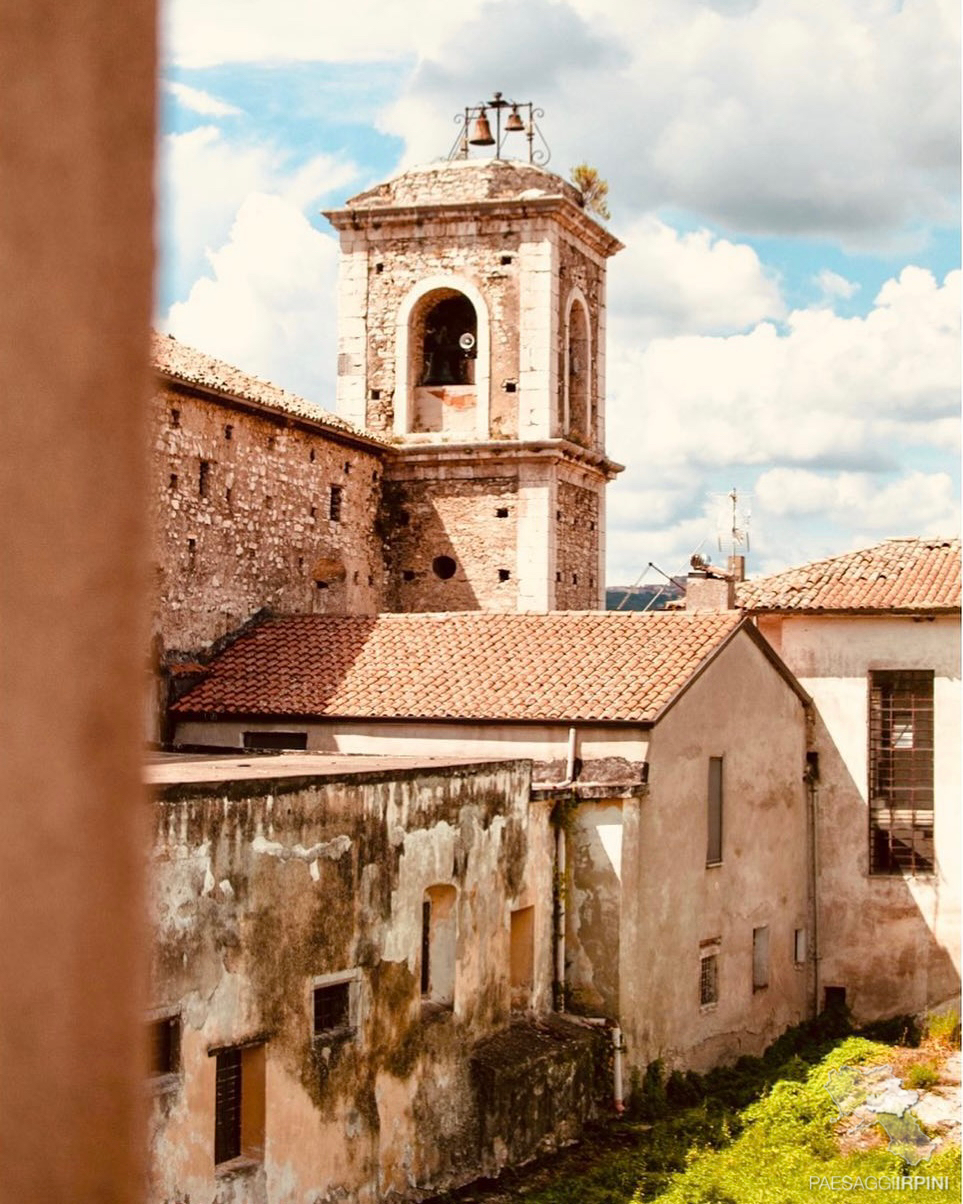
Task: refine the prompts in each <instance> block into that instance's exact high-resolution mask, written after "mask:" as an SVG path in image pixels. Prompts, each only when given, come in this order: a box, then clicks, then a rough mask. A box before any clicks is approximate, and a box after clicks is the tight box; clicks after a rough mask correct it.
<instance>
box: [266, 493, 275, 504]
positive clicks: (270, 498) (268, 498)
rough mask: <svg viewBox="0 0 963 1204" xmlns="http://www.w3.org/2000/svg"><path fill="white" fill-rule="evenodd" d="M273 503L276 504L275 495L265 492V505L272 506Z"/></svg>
mask: <svg viewBox="0 0 963 1204" xmlns="http://www.w3.org/2000/svg"><path fill="white" fill-rule="evenodd" d="M273 504H274V498H273V497H271V495H270V494H269V493H268V494H265V497H264V505H265V507H267V506H272V505H273Z"/></svg>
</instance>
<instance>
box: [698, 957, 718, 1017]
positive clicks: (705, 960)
mask: <svg viewBox="0 0 963 1204" xmlns="http://www.w3.org/2000/svg"><path fill="white" fill-rule="evenodd" d="M718 1002H719V958H718V955H717V954H715V953H710V954H708V955H706V956H705V957H702V958H700V959H699V1005H700V1006H701V1007H705V1006H706V1005H707V1004H710V1003H718Z"/></svg>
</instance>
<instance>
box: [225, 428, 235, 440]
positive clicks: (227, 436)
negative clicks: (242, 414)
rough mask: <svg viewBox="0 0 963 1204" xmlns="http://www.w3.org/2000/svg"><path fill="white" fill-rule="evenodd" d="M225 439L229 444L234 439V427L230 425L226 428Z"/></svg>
mask: <svg viewBox="0 0 963 1204" xmlns="http://www.w3.org/2000/svg"><path fill="white" fill-rule="evenodd" d="M224 438H225V439H226V440H227V442H228V443H230V441H231V440H232V439H233V438H234V427H233V426H231V424H230V423H228V424H227V426H226V427H225V428H224Z"/></svg>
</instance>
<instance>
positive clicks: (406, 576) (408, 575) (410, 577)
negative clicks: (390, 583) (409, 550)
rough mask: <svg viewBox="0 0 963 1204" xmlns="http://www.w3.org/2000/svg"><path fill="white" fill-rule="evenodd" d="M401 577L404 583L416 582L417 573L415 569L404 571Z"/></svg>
mask: <svg viewBox="0 0 963 1204" xmlns="http://www.w3.org/2000/svg"><path fill="white" fill-rule="evenodd" d="M401 576H402V579H403V580H404V581H414V579H415V573H414V570H413V569H403V570H402V573H401Z"/></svg>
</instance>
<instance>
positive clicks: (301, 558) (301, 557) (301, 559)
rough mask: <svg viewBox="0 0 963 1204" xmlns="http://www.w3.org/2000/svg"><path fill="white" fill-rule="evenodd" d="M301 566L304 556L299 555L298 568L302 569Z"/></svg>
mask: <svg viewBox="0 0 963 1204" xmlns="http://www.w3.org/2000/svg"><path fill="white" fill-rule="evenodd" d="M303 568H304V557H303V556H299V557H298V569H299V570H300V569H303Z"/></svg>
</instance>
